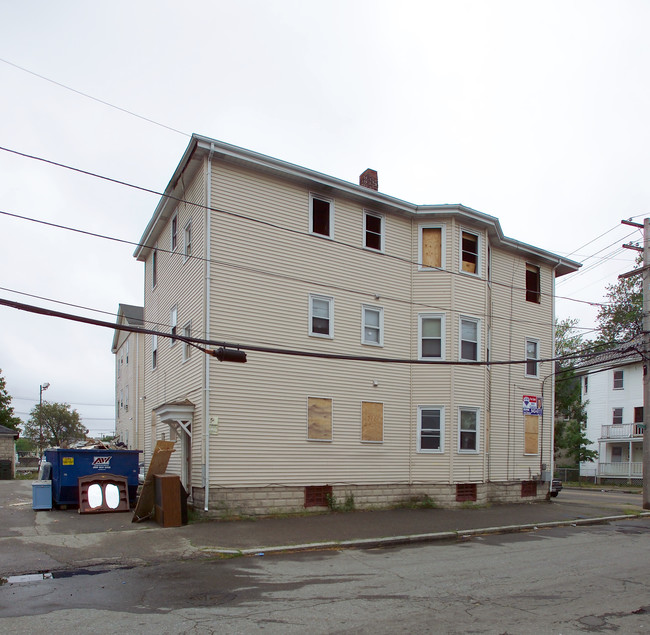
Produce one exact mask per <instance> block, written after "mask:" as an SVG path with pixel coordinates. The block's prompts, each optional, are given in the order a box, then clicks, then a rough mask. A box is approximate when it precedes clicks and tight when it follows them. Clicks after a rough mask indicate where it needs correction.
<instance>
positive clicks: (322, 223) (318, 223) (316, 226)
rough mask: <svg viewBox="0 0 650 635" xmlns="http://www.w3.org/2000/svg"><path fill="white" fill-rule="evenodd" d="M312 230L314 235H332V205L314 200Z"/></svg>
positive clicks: (317, 199)
mask: <svg viewBox="0 0 650 635" xmlns="http://www.w3.org/2000/svg"><path fill="white" fill-rule="evenodd" d="M311 203H312V221H311V230H312V232H313V233H314V234H321V235H322V236H329V235H330V204H329V202H328V201H323V200H321V199H319V198H314V199H312V202H311Z"/></svg>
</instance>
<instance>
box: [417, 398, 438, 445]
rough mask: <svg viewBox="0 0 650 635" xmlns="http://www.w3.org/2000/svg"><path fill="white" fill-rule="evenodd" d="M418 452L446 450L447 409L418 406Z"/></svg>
mask: <svg viewBox="0 0 650 635" xmlns="http://www.w3.org/2000/svg"><path fill="white" fill-rule="evenodd" d="M417 451H418V452H426V453H435V454H442V453H443V452H444V451H445V409H444V408H443V407H442V406H418V449H417Z"/></svg>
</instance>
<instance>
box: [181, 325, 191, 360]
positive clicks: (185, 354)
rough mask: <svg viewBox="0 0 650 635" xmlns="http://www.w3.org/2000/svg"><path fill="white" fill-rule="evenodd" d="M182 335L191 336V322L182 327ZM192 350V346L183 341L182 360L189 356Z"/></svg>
mask: <svg viewBox="0 0 650 635" xmlns="http://www.w3.org/2000/svg"><path fill="white" fill-rule="evenodd" d="M183 337H192V322H188V323H187V324H186V325H185V326H184V327H183ZM191 352H192V347H191V346H190V345H189V344H188V343H187V342H183V361H184V362H186V361H187V360H188V359H189V358H190V354H191Z"/></svg>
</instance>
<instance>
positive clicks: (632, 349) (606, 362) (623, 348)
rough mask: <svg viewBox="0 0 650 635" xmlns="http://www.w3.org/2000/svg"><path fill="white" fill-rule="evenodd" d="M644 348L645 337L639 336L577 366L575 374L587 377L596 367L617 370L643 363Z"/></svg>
mask: <svg viewBox="0 0 650 635" xmlns="http://www.w3.org/2000/svg"><path fill="white" fill-rule="evenodd" d="M643 346H644V343H643V337H642V336H640V335H639V336H638V337H635V338H634V339H632V340H630V341H629V342H625V343H624V344H619V345H617V346H615V347H614V348H611V349H609V350H607V351H604V352H602V353H598V354H597V355H594V356H593V357H589V358H587V359H585V360H583V361H581V362H580V363H578V364H576V365H575V367H574V371H575V374H576V375H585V374H587V373H589V372H593V369H594V368H595V367H597V368H599V369H602V368H603V367H606V368H617V367H619V366H628V365H629V364H638V363H641V361H642V356H641V351H642V350H643Z"/></svg>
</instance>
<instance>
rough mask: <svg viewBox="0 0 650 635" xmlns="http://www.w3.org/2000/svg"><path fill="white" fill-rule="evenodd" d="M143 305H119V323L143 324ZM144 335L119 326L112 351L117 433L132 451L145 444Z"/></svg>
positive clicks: (114, 336)
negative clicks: (113, 357) (113, 356)
mask: <svg viewBox="0 0 650 635" xmlns="http://www.w3.org/2000/svg"><path fill="white" fill-rule="evenodd" d="M143 315H144V308H143V307H141V306H133V305H131V304H120V306H119V307H118V310H117V325H118V326H128V327H131V328H141V327H142V326H143V321H142V319H143ZM144 338H145V336H144V335H143V334H142V333H138V332H137V331H136V332H133V331H127V330H120V329H116V330H115V333H114V335H113V345H112V346H111V352H112V353H113V354H114V355H115V433H116V436H117V439H118V440H119V441H121V442H122V443H124V445H126V447H127V448H128V449H129V450H140V449H142V448H143V447H144V406H143V400H142V399H141V397H142V396H143V395H144V394H145V393H144V365H143V363H144V360H143V355H144Z"/></svg>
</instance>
